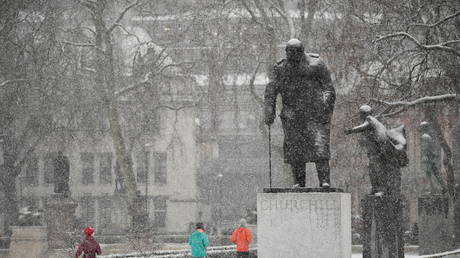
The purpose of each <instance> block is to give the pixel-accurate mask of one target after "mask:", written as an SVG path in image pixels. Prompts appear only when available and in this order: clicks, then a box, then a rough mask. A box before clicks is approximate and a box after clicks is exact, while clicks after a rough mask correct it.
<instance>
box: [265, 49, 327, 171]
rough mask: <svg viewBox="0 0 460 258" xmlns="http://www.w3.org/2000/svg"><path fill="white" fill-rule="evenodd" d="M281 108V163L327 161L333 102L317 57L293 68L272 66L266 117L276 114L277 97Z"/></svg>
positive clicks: (308, 56) (307, 57)
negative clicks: (281, 105) (282, 132)
mask: <svg viewBox="0 0 460 258" xmlns="http://www.w3.org/2000/svg"><path fill="white" fill-rule="evenodd" d="M278 94H280V95H281V97H282V101H283V108H282V111H281V114H280V118H281V121H282V125H283V130H284V146H283V148H284V161H285V162H286V163H288V164H294V163H299V162H305V163H306V162H316V161H320V160H329V159H330V151H329V138H330V123H331V117H332V112H333V110H334V103H335V90H334V87H333V86H332V81H331V75H330V72H329V70H328V69H327V67H326V65H325V64H324V63H323V61H322V60H321V59H320V58H319V56H318V55H316V54H306V55H305V58H304V59H303V60H302V61H301V62H300V64H299V65H297V66H295V65H293V64H291V63H289V62H288V61H286V60H285V59H283V60H282V61H280V62H279V63H278V64H277V65H275V67H274V71H273V74H272V78H270V82H269V83H268V85H267V87H266V89H265V116H266V117H271V116H274V114H275V110H276V109H275V107H276V96H277V95H278Z"/></svg>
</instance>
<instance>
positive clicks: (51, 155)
mask: <svg viewBox="0 0 460 258" xmlns="http://www.w3.org/2000/svg"><path fill="white" fill-rule="evenodd" d="M56 156H57V153H56V152H48V153H46V155H45V157H44V159H43V172H44V180H43V181H44V183H45V184H53V183H54V159H55V158H56Z"/></svg>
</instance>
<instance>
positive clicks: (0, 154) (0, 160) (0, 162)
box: [0, 134, 5, 166]
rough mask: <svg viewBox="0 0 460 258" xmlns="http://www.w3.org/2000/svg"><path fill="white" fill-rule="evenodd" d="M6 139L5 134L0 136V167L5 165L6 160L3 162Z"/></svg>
mask: <svg viewBox="0 0 460 258" xmlns="http://www.w3.org/2000/svg"><path fill="white" fill-rule="evenodd" d="M4 138H5V135H4V134H0V166H2V165H3V163H4V160H3V153H4V151H3V142H4Z"/></svg>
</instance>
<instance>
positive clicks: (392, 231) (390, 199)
mask: <svg viewBox="0 0 460 258" xmlns="http://www.w3.org/2000/svg"><path fill="white" fill-rule="evenodd" d="M361 205H362V211H363V221H364V222H363V223H364V225H363V258H396V257H398V258H404V241H403V228H402V210H403V204H402V200H401V197H399V196H374V195H368V196H366V198H364V199H363V200H362V201H361Z"/></svg>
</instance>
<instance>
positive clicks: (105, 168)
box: [99, 152, 112, 184]
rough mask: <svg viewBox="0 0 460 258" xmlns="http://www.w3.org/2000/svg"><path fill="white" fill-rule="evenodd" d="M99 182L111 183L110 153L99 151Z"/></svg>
mask: <svg viewBox="0 0 460 258" xmlns="http://www.w3.org/2000/svg"><path fill="white" fill-rule="evenodd" d="M99 182H100V183H101V184H111V183H112V153H110V152H106V153H101V159H100V160H99Z"/></svg>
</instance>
